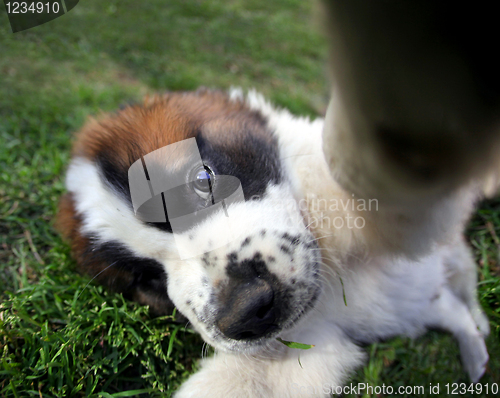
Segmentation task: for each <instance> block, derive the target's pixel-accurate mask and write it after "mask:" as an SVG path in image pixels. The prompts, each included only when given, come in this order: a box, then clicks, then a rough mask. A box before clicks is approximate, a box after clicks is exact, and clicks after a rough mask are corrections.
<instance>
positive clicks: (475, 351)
mask: <svg viewBox="0 0 500 398" xmlns="http://www.w3.org/2000/svg"><path fill="white" fill-rule="evenodd" d="M459 344H460V353H461V355H462V363H463V366H464V368H465V370H466V371H467V373H468V374H469V377H470V379H471V381H472V382H474V383H476V382H477V381H479V379H480V378H481V377H482V376H483V374H484V372H485V370H486V364H487V363H488V359H489V356H488V351H487V350H486V344H485V343H484V338H483V336H482V335H481V334H480V333H479V332H478V333H477V334H463V335H462V336H460V338H459Z"/></svg>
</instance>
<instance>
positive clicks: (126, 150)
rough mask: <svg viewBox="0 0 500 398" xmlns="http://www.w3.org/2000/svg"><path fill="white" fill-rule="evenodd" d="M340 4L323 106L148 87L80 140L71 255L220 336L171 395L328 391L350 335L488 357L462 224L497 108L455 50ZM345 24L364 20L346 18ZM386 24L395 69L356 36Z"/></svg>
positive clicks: (347, 358) (350, 354)
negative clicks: (448, 341) (420, 341)
mask: <svg viewBox="0 0 500 398" xmlns="http://www.w3.org/2000/svg"><path fill="white" fill-rule="evenodd" d="M347 3H349V4H351V2H337V1H332V2H331V4H330V6H331V9H329V13H327V15H329V16H330V17H331V19H330V20H331V21H333V22H335V24H334V25H332V26H334V27H332V28H331V29H330V33H331V36H330V38H331V44H332V45H331V47H332V53H333V56H332V59H333V60H334V62H333V63H332V77H333V79H334V82H335V86H334V87H335V90H334V93H333V95H332V101H331V103H330V106H329V109H328V111H327V114H326V119H325V120H322V119H316V120H309V119H307V118H299V117H295V116H293V115H291V114H290V113H289V112H288V111H286V110H283V109H277V108H274V107H273V106H272V105H271V104H270V103H269V102H267V101H266V100H265V99H264V98H263V97H262V96H261V95H259V94H257V93H256V92H253V91H251V92H249V93H243V92H242V91H241V90H237V89H233V90H230V91H229V92H227V93H226V92H220V91H212V90H206V89H200V90H198V91H196V92H172V93H165V94H163V95H158V96H154V97H150V98H146V99H145V100H144V102H143V103H142V104H138V105H130V106H127V107H125V108H123V109H121V110H119V111H117V112H115V113H112V114H106V115H103V116H101V117H99V118H97V119H93V120H90V121H89V122H88V123H87V124H86V125H85V126H84V127H83V128H82V129H81V131H80V132H79V133H78V135H77V137H76V141H75V144H74V148H73V157H72V160H71V163H70V165H69V168H68V172H67V177H66V187H67V190H68V192H67V194H66V195H65V196H64V197H63V198H62V200H61V205H60V211H59V225H60V228H61V230H62V232H63V234H64V235H65V236H66V237H67V238H68V239H69V240H70V242H71V246H72V250H73V253H74V256H75V257H76V259H77V261H78V263H79V265H80V266H81V267H82V269H83V270H85V272H87V273H88V274H89V275H91V276H93V277H96V279H97V280H98V281H100V282H101V283H104V284H106V285H108V286H109V287H111V288H113V289H115V290H118V291H120V292H123V293H124V294H125V295H126V296H127V297H130V298H132V299H134V300H137V301H139V302H140V303H143V304H146V305H149V306H150V308H151V310H152V311H154V312H156V313H159V314H162V313H167V312H169V311H171V309H172V308H173V306H175V307H176V308H177V309H178V310H179V311H180V312H181V313H182V314H183V315H184V316H185V317H186V318H187V319H188V320H189V321H190V323H191V324H192V325H193V327H194V328H195V329H196V330H197V331H198V332H199V333H200V334H201V336H202V337H203V339H204V340H205V341H206V342H208V343H209V344H211V345H212V346H214V347H215V349H216V351H215V355H214V356H213V357H211V358H207V359H204V360H203V361H202V365H201V369H200V370H199V371H198V372H197V373H196V374H194V375H192V376H191V377H190V378H189V379H188V380H187V381H186V382H185V383H184V384H183V386H182V387H181V388H180V390H179V391H178V392H177V393H176V395H175V396H176V397H177V398H187V397H193V398H194V397H196V398H198V397H214V398H221V397H224V398H231V397H232V398H241V397H248V398H261V397H283V398H285V397H310V396H325V397H328V396H330V394H331V393H338V392H340V391H341V388H342V386H343V385H344V383H346V381H347V380H348V377H349V375H350V374H351V373H352V371H353V370H354V369H355V368H356V367H359V366H361V365H362V364H363V361H364V359H365V353H364V351H363V350H362V348H360V346H361V345H363V344H366V343H371V342H374V341H378V340H380V339H387V338H389V337H392V336H396V335H400V334H403V335H407V336H411V337H415V336H418V335H420V334H422V333H424V332H425V331H426V330H427V329H428V328H439V329H442V330H445V331H449V332H450V333H452V334H453V335H454V336H455V338H456V339H457V341H458V344H459V347H460V351H461V355H462V362H463V366H464V368H465V370H466V371H467V373H468V374H469V376H470V379H471V380H472V381H478V380H479V379H480V378H481V376H482V375H483V373H484V371H485V366H486V363H487V361H488V354H487V350H486V346H485V343H484V337H485V336H486V335H487V334H488V332H489V324H488V320H487V319H486V317H485V316H484V314H483V313H482V311H481V309H480V307H479V304H478V301H477V299H476V295H475V285H476V271H475V264H474V261H473V259H472V256H471V253H470V250H469V248H468V247H467V245H466V243H465V241H464V239H463V236H462V233H463V229H464V225H465V223H466V222H467V220H468V218H469V216H470V214H471V212H472V211H473V208H474V205H475V203H476V202H477V200H478V199H479V198H480V197H481V195H482V194H483V190H484V181H485V178H483V177H485V176H486V173H485V172H484V173H483V172H482V171H481V170H483V171H484V170H487V169H488V167H486V166H484V165H485V164H486V160H488V159H490V156H489V155H490V154H491V151H488V150H486V149H485V148H486V147H488V145H486V143H488V142H489V143H490V145H489V146H491V148H498V146H495V145H496V141H495V140H493V139H492V138H491V137H494V136H495V135H492V134H489V133H488V134H486V133H485V134H483V135H482V136H481V134H479V137H483V138H484V137H486V138H484V139H482V138H481V139H477V140H476V141H471V140H470V135H467V134H468V132H469V130H468V127H470V125H471V124H474V123H475V124H476V126H480V128H478V129H476V131H479V132H481V131H487V130H488V128H487V126H491V125H492V124H491V123H490V121H491V120H493V119H492V118H489V116H488V115H489V113H487V112H486V113H484V112H483V113H481V112H479V111H478V112H476V110H477V109H480V108H481V107H480V106H479V105H478V106H476V105H477V104H479V103H480V101H476V102H475V99H476V97H474V96H473V95H472V94H471V93H472V91H473V90H472V91H471V90H469V88H470V87H469V85H468V83H469V82H470V81H471V80H470V79H469V80H467V79H468V78H469V77H468V75H467V74H465V73H462V71H460V70H458V71H457V68H459V67H460V63H459V62H458V61H460V59H459V58H457V59H458V61H457V59H455V58H453V57H451V58H446V57H444V58H442V57H441V58H442V59H441V58H440V55H439V56H438V57H437V58H438V60H437V61H442V62H441V63H436V65H437V66H436V67H435V68H434V69H431V68H426V65H427V63H429V64H432V63H433V62H435V61H436V59H432V56H433V54H434V52H430V53H429V54H427V53H425V54H423V55H424V56H423V58H422V60H421V61H422V62H421V63H420V64H419V65H418V67H417V66H415V65H413V64H412V63H408V62H403V61H404V60H403V61H401V57H403V58H404V57H405V56H408V57H409V56H410V55H411V54H410V53H405V52H403V53H401V52H399V49H400V48H403V47H404V46H403V45H404V44H405V43H406V44H408V45H412V46H413V48H414V51H416V52H418V51H419V50H422V49H426V48H427V47H426V45H424V44H427V43H425V41H426V40H429V42H430V45H431V46H432V45H434V41H432V40H431V39H429V37H431V38H432V34H431V35H430V36H425V35H423V36H422V38H421V41H422V43H423V44H422V43H420V42H419V43H417V44H422V45H421V46H420V45H417V44H415V41H418V40H417V39H415V38H414V37H413V36H412V35H411V34H410V33H411V32H412V31H411V29H410V28H412V27H411V26H410V28H408V24H405V23H399V22H397V21H399V20H401V21H404V18H405V17H406V16H407V15H406V14H405V13H404V12H403V13H402V14H401V13H399V14H398V13H396V12H393V14H391V12H392V11H391V12H388V13H387V14H384V18H381V19H380V22H379V20H378V19H376V18H375V19H373V20H372V19H370V17H369V15H371V14H363V13H362V12H359V9H357V11H356V10H354V11H353V9H351V8H350V6H349V5H348V4H347ZM355 3H356V2H355ZM363 4H364V5H367V4H371V2H364V3H360V2H357V6H358V7H363ZM384 4H386V3H383V4H382V3H381V5H380V7H382V8H384V7H386V5H384ZM425 4H427V5H428V6H429V4H430V3H427V2H426V3H425ZM367 7H368V6H367ZM415 7H416V6H415ZM417 8H418V7H417ZM372 11H373V10H372ZM373 15H378V14H377V13H375V14H373ZM408 15H409V14H408ZM411 15H413V17H414V18H416V19H417V20H418V18H419V15H421V16H422V18H421V19H425V18H424V16H423V15H424V14H423V13H422V14H418V13H416V14H415V13H414V14H411ZM415 15H417V16H416V17H415ZM425 15H427V14H425ZM413 17H412V18H413ZM391 18H393V19H391ZM398 18H399V19H398ZM356 24H357V25H356ZM351 25H352V26H351ZM353 26H354V27H359V26H361V27H362V29H359V33H358V36H357V35H356V34H352V35H343V34H342V32H344V33H345V32H351V33H352V32H358V31H356V30H353ZM426 26H427V25H426ZM418 27H419V26H418V24H417V25H415V26H413V28H414V29H417V30H418ZM389 28H391V29H392V28H394V29H399V31H400V35H399V36H398V37H397V40H396V42H395V44H394V45H393V47H391V46H388V47H387V48H385V50H383V51H382V49H380V48H377V46H376V45H374V47H373V48H374V51H379V52H380V53H383V54H384V57H386V58H385V61H384V62H385V65H386V66H387V65H388V64H390V62H389V61H388V60H390V61H391V62H392V61H393V62H394V63H393V65H394V68H395V69H394V71H393V72H394V73H393V74H387V73H382V72H381V71H383V69H379V70H377V67H378V66H379V65H378V64H377V65H376V67H373V77H370V76H371V75H370V71H368V72H367V69H366V62H365V61H366V59H364V58H363V56H364V54H370V49H368V48H366V46H367V45H368V44H367V43H370V41H363V40H361V39H360V40H358V39H359V38H360V37H361V38H363V37H365V38H366V37H369V38H371V37H373V38H374V40H375V41H376V39H377V37H378V36H380V35H382V33H383V31H384V29H389ZM408 29H410V30H408ZM339 32H340V33H339ZM381 32H382V33H381ZM408 32H410V33H408ZM431 33H432V32H431ZM405 34H407V35H406V36H405ZM363 35H364V36H363ZM377 35H378V36H377ZM349 40H351V41H352V43H351V42H349ZM419 40H420V39H419ZM443 43H444V44H443ZM370 45H371V44H370ZM436 46H446V42H445V41H443V42H438V44H436ZM382 47H383V46H382ZM392 49H394V51H392ZM422 51H423V52H425V50H422ZM409 54H410V55H409ZM436 54H437V53H436ZM365 58H368V60H370V55H366V56H365ZM410 58H411V57H410ZM437 61H436V62H437ZM451 63H453V65H454V68H455V69H453V73H450V74H448V75H446V74H445V73H443V71H445V70H446V69H447V68H448V67H449V66H450V64H451ZM450 69H452V68H450ZM420 71H422V73H421V74H419V72H420ZM432 71H434V72H433V73H434V75H432V74H428V72H429V73H430V72H432ZM378 72H380V73H378ZM377 73H378V74H377ZM415 76H416V77H415ZM436 76H437V77H438V78H435V77H436ZM408 77H411V79H409V80H408ZM414 77H415V79H414ZM384 79H386V80H385V81H384ZM440 79H441V80H440ZM443 79H444V80H443ZM375 80H376V82H375ZM380 81H382V82H384V85H381V86H380V87H378V86H377V84H378V83H379V82H380ZM357 82H362V83H363V85H360V84H358V83H357ZM454 82H455V83H457V84H455V85H450V84H452V83H454ZM464 82H465V83H464ZM441 83H442V87H441V86H440V84H441ZM471 84H472V83H471ZM450 87H452V88H450ZM471 87H472V85H471ZM384 90H386V91H384ZM432 90H434V91H435V92H438V93H439V95H437V96H434V97H433V101H431V102H432V103H431V104H430V105H429V104H427V102H425V99H426V98H429V96H432V95H431V94H432ZM474 93H476V92H474ZM466 94H467V95H466ZM468 94H471V96H468ZM456 95H458V96H460V97H461V98H465V97H467V101H466V103H465V108H464V107H462V106H461V105H460V106H455V105H456V102H455V101H454V100H453V99H452V97H453V96H456ZM478 95H479V94H478ZM453 98H455V97H453ZM412 104H413V105H414V107H412V106H411V105H412ZM436 104H437V105H439V106H441V107H442V109H441V110H442V111H443V112H444V114H439V112H438V114H436V113H435V112H434V113H433V107H435V106H437V105H436ZM391 107H392V108H391ZM391 109H395V110H396V111H397V112H393V113H391V112H390V110H391ZM464 109H465V110H469V111H470V112H469V113H467V112H464ZM488 112H489V111H488ZM457 115H458V116H463V117H462V118H460V117H458V116H457ZM417 116H418V117H417ZM448 116H449V120H448V119H446V117H448ZM455 116H457V117H456V118H454V117H455ZM445 119H446V120H445ZM476 119H477V120H479V119H481V120H482V121H484V123H482V124H481V123H478V122H477V120H476ZM462 122H463V123H462ZM435 126H438V127H439V128H436V129H434V130H433V127H435ZM450 126H451V127H450ZM481 129H483V130H481ZM431 130H433V131H435V134H428V133H429V131H431ZM457 131H458V132H460V131H463V132H465V133H463V134H462V133H457ZM448 133H450V134H448ZM454 134H455V135H454ZM454 137H455V138H456V137H458V138H456V139H455V138H454ZM495 137H496V136H495ZM448 139H449V145H448V144H447V142H448V141H447V140H448ZM473 142H474V143H475V144H474V143H473ZM494 143H495V145H493V144H494ZM480 153H482V154H483V155H484V156H479V155H478V154H480ZM459 155H460V156H461V158H460V159H461V162H460V164H458V163H456V164H455V163H453V164H451V165H450V162H453V161H454V160H456V159H457V156H459ZM480 158H484V159H482V160H480ZM473 163H474V164H476V163H477V164H478V165H479V166H478V167H473V166H472V164H473ZM469 166H470V167H469ZM478 170H479V171H478ZM278 338H280V339H282V340H285V341H292V342H298V343H303V344H310V345H314V347H312V348H310V349H308V350H297V349H293V348H289V347H288V346H286V345H284V344H282V343H281V342H280V341H278ZM299 356H300V358H299Z"/></svg>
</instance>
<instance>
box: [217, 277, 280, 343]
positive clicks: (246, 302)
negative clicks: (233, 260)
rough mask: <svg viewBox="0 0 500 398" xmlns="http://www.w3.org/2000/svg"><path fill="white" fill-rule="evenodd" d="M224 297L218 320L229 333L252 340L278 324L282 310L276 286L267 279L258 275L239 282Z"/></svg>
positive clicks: (222, 329) (220, 326)
mask: <svg viewBox="0 0 500 398" xmlns="http://www.w3.org/2000/svg"><path fill="white" fill-rule="evenodd" d="M233 286H234V284H233ZM224 301H225V303H224V304H225V305H224V310H223V311H221V312H220V313H219V316H218V317H217V320H216V324H217V326H218V327H219V329H220V331H221V332H222V333H223V334H224V335H225V336H226V337H228V338H231V339H235V340H252V339H257V338H259V337H263V336H266V335H269V334H270V333H272V332H274V331H275V330H276V329H277V328H278V319H279V318H280V310H279V308H278V306H276V305H275V292H274V289H273V287H272V285H271V283H269V282H268V281H266V280H265V279H262V278H259V277H255V278H253V279H252V280H248V281H244V282H241V283H239V284H237V285H236V286H234V287H233V288H232V289H231V291H230V292H228V294H226V299H225V300H224Z"/></svg>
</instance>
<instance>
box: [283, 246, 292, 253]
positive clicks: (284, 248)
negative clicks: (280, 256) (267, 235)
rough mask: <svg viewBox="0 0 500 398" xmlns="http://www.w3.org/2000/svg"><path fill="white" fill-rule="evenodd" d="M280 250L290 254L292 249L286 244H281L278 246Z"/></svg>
mask: <svg viewBox="0 0 500 398" xmlns="http://www.w3.org/2000/svg"><path fill="white" fill-rule="evenodd" d="M280 250H281V251H282V252H284V253H286V254H290V255H291V254H292V251H291V250H290V248H289V247H287V246H285V245H281V246H280Z"/></svg>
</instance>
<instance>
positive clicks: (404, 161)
mask: <svg viewBox="0 0 500 398" xmlns="http://www.w3.org/2000/svg"><path fill="white" fill-rule="evenodd" d="M322 6H323V7H324V12H323V13H322V15H323V16H324V18H325V26H326V29H327V33H328V40H329V43H330V50H331V51H330V59H331V62H330V76H331V79H332V83H333V99H332V102H331V104H330V106H329V109H328V112H327V117H326V126H325V132H324V151H325V155H326V157H327V160H328V162H329V165H330V169H331V171H332V173H333V174H334V176H335V178H336V180H338V181H339V182H340V183H341V184H342V185H343V186H344V188H346V189H348V190H349V191H352V192H355V193H358V194H360V195H363V196H371V197H377V198H379V199H380V200H385V199H387V200H391V201H392V200H394V201H398V202H401V200H404V199H405V197H407V198H413V199H415V198H418V197H423V196H425V197H429V196H430V195H433V194H436V195H442V194H444V193H446V192H449V191H450V190H453V189H455V188H456V187H459V186H461V185H463V184H465V183H467V182H468V181H469V180H470V179H471V178H478V177H480V178H482V177H484V176H485V174H486V173H487V172H489V171H491V170H492V169H498V167H497V166H498V162H499V161H498V156H496V155H497V152H498V150H499V147H500V145H499V143H500V74H499V73H498V68H497V67H496V65H497V62H496V54H495V51H494V49H495V48H496V47H497V46H498V42H499V41H500V40H499V39H500V31H499V30H498V29H497V23H496V21H495V20H494V18H495V15H496V14H495V12H494V11H493V9H492V10H489V11H488V10H486V9H485V8H484V7H462V8H460V7H457V6H454V7H449V4H445V2H439V1H438V2H437V1H434V0H422V1H417V2H401V1H398V0H386V1H379V2H373V1H365V0H349V1H344V0H324V1H323V2H322Z"/></svg>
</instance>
